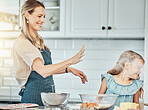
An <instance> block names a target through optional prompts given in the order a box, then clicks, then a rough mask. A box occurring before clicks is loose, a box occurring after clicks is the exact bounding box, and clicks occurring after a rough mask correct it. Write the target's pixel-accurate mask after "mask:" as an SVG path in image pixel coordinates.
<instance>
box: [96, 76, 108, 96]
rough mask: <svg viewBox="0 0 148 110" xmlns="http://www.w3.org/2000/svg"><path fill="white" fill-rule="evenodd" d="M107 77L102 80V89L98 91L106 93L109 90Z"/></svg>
mask: <svg viewBox="0 0 148 110" xmlns="http://www.w3.org/2000/svg"><path fill="white" fill-rule="evenodd" d="M106 82H107V81H106V78H104V79H103V80H102V83H101V87H100V90H99V92H98V94H105V93H106V90H107V84H106Z"/></svg>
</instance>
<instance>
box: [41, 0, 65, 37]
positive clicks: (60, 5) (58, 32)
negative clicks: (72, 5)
mask: <svg viewBox="0 0 148 110" xmlns="http://www.w3.org/2000/svg"><path fill="white" fill-rule="evenodd" d="M40 1H41V2H43V4H44V5H45V12H46V17H45V23H44V24H43V27H42V30H41V31H40V32H39V33H40V35H41V36H42V37H43V38H55V37H56V38H59V37H64V35H65V27H64V25H65V0H40Z"/></svg>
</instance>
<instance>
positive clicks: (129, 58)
mask: <svg viewBox="0 0 148 110" xmlns="http://www.w3.org/2000/svg"><path fill="white" fill-rule="evenodd" d="M135 59H141V60H142V61H143V63H144V62H145V61H144V59H143V57H142V56H141V55H140V54H138V53H136V52H134V51H132V50H127V51H125V52H123V53H122V54H121V55H120V58H119V59H118V61H117V63H116V65H115V67H114V68H112V69H111V70H109V71H108V72H107V73H110V74H112V75H118V74H120V73H121V72H122V71H123V68H124V66H125V62H129V63H131V62H133V61H134V60H135ZM143 92H144V91H143V88H142V87H141V88H140V93H139V96H140V98H143Z"/></svg>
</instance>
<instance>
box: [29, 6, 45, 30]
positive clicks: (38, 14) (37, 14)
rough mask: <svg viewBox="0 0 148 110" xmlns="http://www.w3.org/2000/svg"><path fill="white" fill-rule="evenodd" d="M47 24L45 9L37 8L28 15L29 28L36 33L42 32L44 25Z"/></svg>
mask: <svg viewBox="0 0 148 110" xmlns="http://www.w3.org/2000/svg"><path fill="white" fill-rule="evenodd" d="M44 22H45V9H44V8H43V7H41V6H40V7H36V8H35V9H34V12H33V13H31V14H29V13H28V26H29V29H32V30H34V31H39V30H41V27H42V24H43V23H44Z"/></svg>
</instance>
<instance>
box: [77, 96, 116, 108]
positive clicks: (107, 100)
mask: <svg viewBox="0 0 148 110" xmlns="http://www.w3.org/2000/svg"><path fill="white" fill-rule="evenodd" d="M79 95H80V98H81V100H82V102H83V103H85V102H88V103H97V104H98V105H99V107H100V109H107V108H110V107H112V106H113V104H114V103H115V101H116V99H117V97H118V95H112V94H79Z"/></svg>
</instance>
